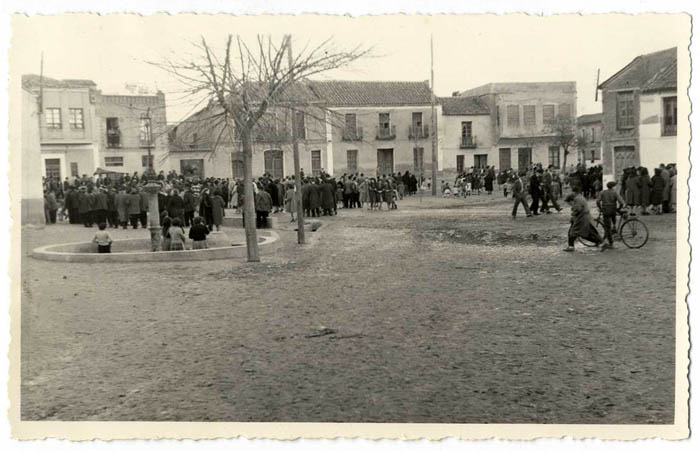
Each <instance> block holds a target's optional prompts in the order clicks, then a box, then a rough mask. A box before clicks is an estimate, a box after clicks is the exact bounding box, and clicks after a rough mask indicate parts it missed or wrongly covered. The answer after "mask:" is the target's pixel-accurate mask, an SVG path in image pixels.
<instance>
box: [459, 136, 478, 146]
mask: <svg viewBox="0 0 700 451" xmlns="http://www.w3.org/2000/svg"><path fill="white" fill-rule="evenodd" d="M459 148H460V149H476V136H461V137H460V140H459Z"/></svg>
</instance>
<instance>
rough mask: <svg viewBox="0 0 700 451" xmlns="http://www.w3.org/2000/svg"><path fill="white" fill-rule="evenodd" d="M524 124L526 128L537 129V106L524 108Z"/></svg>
mask: <svg viewBox="0 0 700 451" xmlns="http://www.w3.org/2000/svg"><path fill="white" fill-rule="evenodd" d="M523 122H524V124H525V127H535V126H536V125H537V115H536V113H535V105H525V106H523Z"/></svg>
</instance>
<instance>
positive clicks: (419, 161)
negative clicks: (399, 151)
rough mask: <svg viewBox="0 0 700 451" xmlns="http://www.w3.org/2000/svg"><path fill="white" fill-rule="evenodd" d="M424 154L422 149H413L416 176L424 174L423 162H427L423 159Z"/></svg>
mask: <svg viewBox="0 0 700 451" xmlns="http://www.w3.org/2000/svg"><path fill="white" fill-rule="evenodd" d="M424 154H425V152H424V151H423V148H422V147H414V148H413V172H415V173H416V174H422V173H423V162H424V161H425V160H424V159H423V156H424Z"/></svg>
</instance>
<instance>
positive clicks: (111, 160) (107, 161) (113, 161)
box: [105, 157, 124, 167]
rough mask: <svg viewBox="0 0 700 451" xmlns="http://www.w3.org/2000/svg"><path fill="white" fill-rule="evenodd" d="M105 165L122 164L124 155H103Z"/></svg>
mask: <svg viewBox="0 0 700 451" xmlns="http://www.w3.org/2000/svg"><path fill="white" fill-rule="evenodd" d="M105 166H107V167H113V166H124V157H105Z"/></svg>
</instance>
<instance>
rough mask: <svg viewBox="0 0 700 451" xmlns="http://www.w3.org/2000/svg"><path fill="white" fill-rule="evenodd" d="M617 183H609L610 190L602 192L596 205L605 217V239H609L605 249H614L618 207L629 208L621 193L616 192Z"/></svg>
mask: <svg viewBox="0 0 700 451" xmlns="http://www.w3.org/2000/svg"><path fill="white" fill-rule="evenodd" d="M615 185H617V182H608V183H607V185H606V186H607V187H608V189H606V190H604V191H601V192H600V193H599V194H598V199H596V205H597V206H598V210H600V212H601V214H602V215H603V227H604V228H605V237H603V239H604V240H605V238H607V239H608V243H607V244H603V248H604V249H613V233H612V232H613V230H615V217H616V216H617V213H618V205H619V208H620V209H623V208H625V207H627V204H626V203H625V201H624V199H622V196H620V193H618V192H617V191H615V189H614V188H615Z"/></svg>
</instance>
